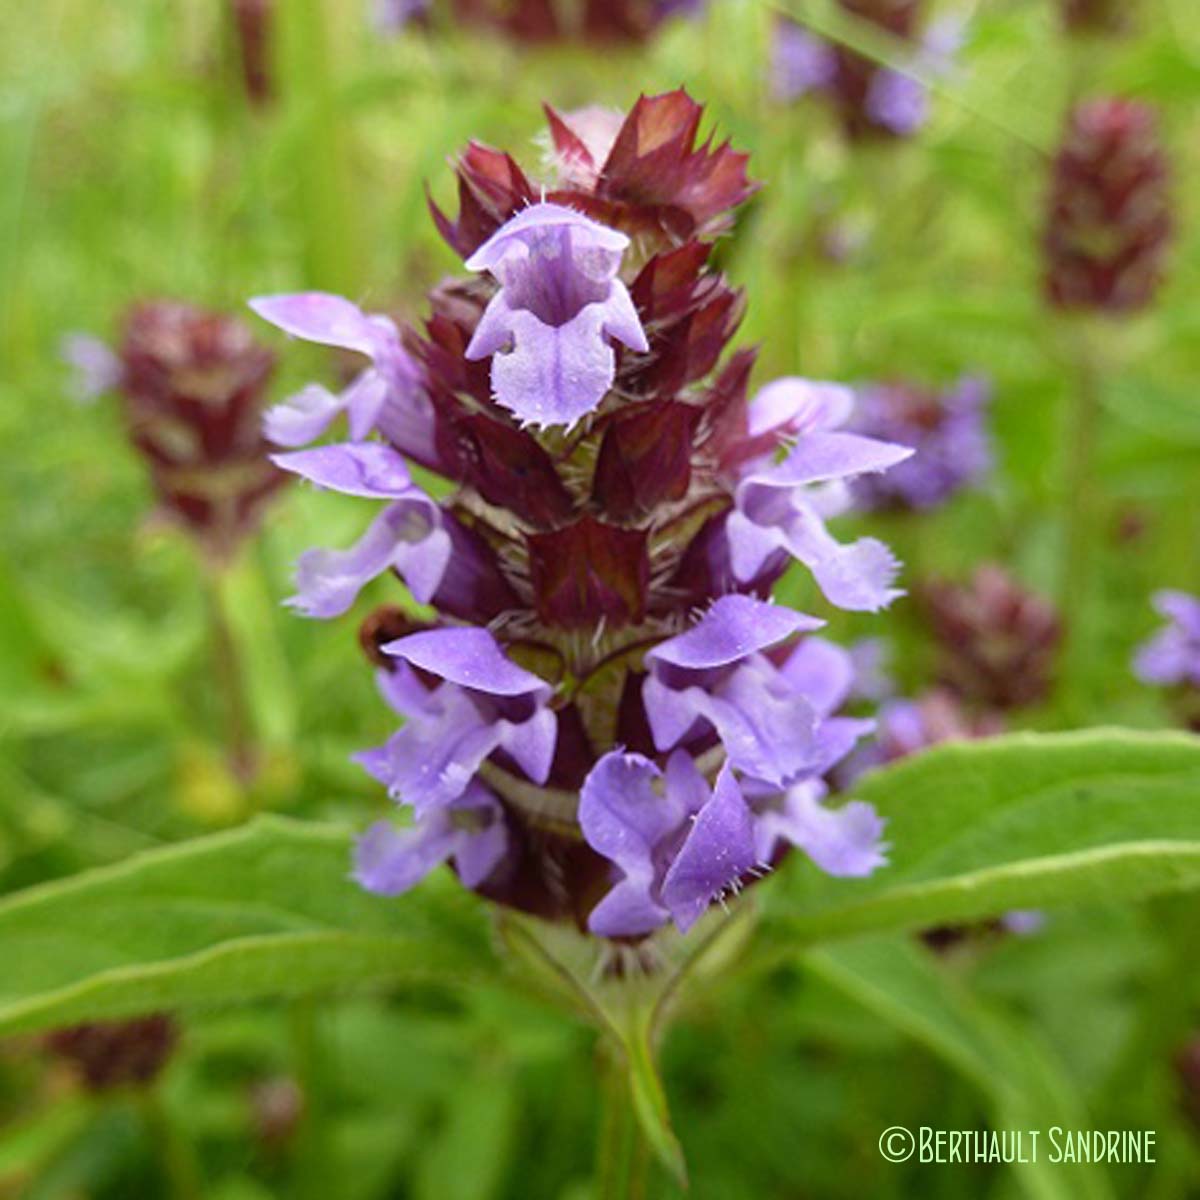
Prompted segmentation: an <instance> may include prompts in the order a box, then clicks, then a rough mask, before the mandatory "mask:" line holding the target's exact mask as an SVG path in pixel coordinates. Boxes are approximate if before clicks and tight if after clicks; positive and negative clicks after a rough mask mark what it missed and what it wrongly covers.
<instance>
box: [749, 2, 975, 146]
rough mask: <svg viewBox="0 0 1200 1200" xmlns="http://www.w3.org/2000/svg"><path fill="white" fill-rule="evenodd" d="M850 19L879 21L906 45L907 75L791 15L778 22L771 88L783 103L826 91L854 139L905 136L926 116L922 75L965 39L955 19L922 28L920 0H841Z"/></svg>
mask: <svg viewBox="0 0 1200 1200" xmlns="http://www.w3.org/2000/svg"><path fill="white" fill-rule="evenodd" d="M838 3H839V4H840V5H841V7H842V8H843V9H844V10H845V11H846V13H847V14H848V15H850V16H852V17H856V18H858V19H859V20H861V21H865V22H868V23H870V24H872V25H875V26H878V27H879V29H880V30H882V31H883V32H884V33H886V34H889V35H890V36H891V37H892V38H894V39H897V40H898V41H899V42H900V43H901V44H904V43H907V44H908V45H909V47H911V48H910V50H909V59H910V61H909V63H908V66H909V68H910V69H911V72H912V73H911V74H909V73H907V72H905V71H898V70H894V69H892V68H891V67H885V66H882V65H880V64H879V63H877V62H875V61H873V60H872V59H869V58H866V57H864V56H863V55H861V54H859V53H858V52H857V51H855V50H851V49H850V48H849V47H847V46H844V45H841V44H836V43H833V42H830V41H826V40H825V39H824V38H822V37H821V36H820V35H819V34H815V33H812V32H810V31H809V30H808V29H807V28H806V27H805V26H804V25H802V24H801V23H799V22H798V21H794V20H792V19H791V18H789V17H785V16H779V17H777V18H776V20H775V25H774V30H773V45H772V50H771V66H770V89H771V94H772V96H773V97H774V98H775V100H777V101H778V102H780V103H781V104H791V103H794V102H795V101H797V100H799V99H800V98H801V97H803V96H807V95H810V94H811V95H820V96H822V97H824V98H825V99H826V100H827V101H828V103H829V104H830V105H831V106H832V107H833V109H834V111H835V112H836V113H837V116H838V120H839V122H840V123H841V126H842V129H843V131H844V132H845V134H846V136H847V137H848V138H850V139H852V140H855V141H857V140H860V139H877V138H907V137H912V136H913V135H914V134H916V133H918V132H919V131H920V129H921V128H922V127H923V126H924V124H925V123H926V121H927V120H928V118H929V92H928V88H927V86H926V84H925V83H923V82H922V80H923V79H924V80H928V79H930V78H933V77H936V76H938V75H941V74H944V73H945V72H947V71H948V70H949V69H950V67H951V64H952V61H953V58H954V55H955V52H956V51H957V49H958V47H959V44H960V42H961V40H962V29H961V26H960V24H959V23H958V21H957V20H956V19H951V18H942V19H940V20H938V21H935V22H933V23H931V24H930V25H929V26H928V28H926V29H925V30H924V32H922V22H923V20H924V18H925V13H924V9H925V7H926V6H925V4H924V3H923V0H838Z"/></svg>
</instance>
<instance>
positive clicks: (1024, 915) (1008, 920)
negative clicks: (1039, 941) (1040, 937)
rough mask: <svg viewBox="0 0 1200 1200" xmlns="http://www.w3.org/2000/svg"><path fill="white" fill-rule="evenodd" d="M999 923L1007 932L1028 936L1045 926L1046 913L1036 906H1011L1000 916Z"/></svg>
mask: <svg viewBox="0 0 1200 1200" xmlns="http://www.w3.org/2000/svg"><path fill="white" fill-rule="evenodd" d="M1000 924H1001V925H1003V926H1004V928H1005V929H1007V930H1008V931H1009V933H1015V934H1016V935H1017V936H1018V937H1029V936H1030V935H1031V934H1035V933H1040V932H1041V931H1042V930H1043V929H1044V928H1045V927H1046V914H1045V913H1044V912H1042V911H1041V909H1038V908H1013V909H1010V910H1009V911H1008V912H1006V913H1005V914H1004V915H1003V916H1002V917H1001V918H1000Z"/></svg>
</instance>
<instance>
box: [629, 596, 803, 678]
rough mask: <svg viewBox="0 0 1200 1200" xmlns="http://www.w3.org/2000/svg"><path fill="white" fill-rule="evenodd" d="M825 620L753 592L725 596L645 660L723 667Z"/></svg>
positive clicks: (689, 666) (695, 667) (695, 668)
mask: <svg viewBox="0 0 1200 1200" xmlns="http://www.w3.org/2000/svg"><path fill="white" fill-rule="evenodd" d="M824 623H825V622H824V621H820V620H818V619H817V618H816V617H809V616H806V615H805V614H804V613H798V612H795V611H793V610H792V609H790V608H785V607H784V606H783V605H779V604H768V603H767V602H766V601H763V600H755V599H753V598H752V597H750V596H741V595H731V596H722V597H721V598H720V599H719V600H717V601H716V602H715V603H714V604H713V606H712V608H710V609H709V610H708V612H707V613H705V614H704V616H703V617H702V618H701V619H700V620H699V622H697V624H695V625H693V626H692V628H691V629H689V630H688V631H687V632H686V633H681V634H680V635H679V636H678V637H673V638H670V639H668V640H667V641H665V642H662V643H660V644H659V645H658V646H656V647H655V648H654V649H653V650H651V651H650V652H649V653H648V654H647V655H646V662H647V663H651V664H654V663H667V664H669V665H671V666H674V667H679V668H683V669H685V670H693V671H703V670H708V669H711V668H714V667H724V666H728V665H730V664H731V663H736V662H740V661H741V660H742V659H744V658H746V657H747V656H749V655H751V654H755V653H757V652H758V651H759V650H765V649H766V648H767V647H768V646H773V645H775V643H776V642H781V641H783V640H784V638H787V637H790V636H791V635H792V634H794V633H799V632H802V631H803V632H805V633H807V632H810V631H812V630H814V629H819V628H820V627H821V626H822V625H823V624H824Z"/></svg>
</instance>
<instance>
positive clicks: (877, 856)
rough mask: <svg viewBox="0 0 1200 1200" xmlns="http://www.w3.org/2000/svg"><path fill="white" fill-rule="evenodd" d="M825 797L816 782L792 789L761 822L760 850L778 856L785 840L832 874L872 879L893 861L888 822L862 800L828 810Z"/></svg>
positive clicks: (821, 786)
mask: <svg viewBox="0 0 1200 1200" xmlns="http://www.w3.org/2000/svg"><path fill="white" fill-rule="evenodd" d="M822 794H823V785H821V784H819V783H817V782H815V781H814V782H806V783H802V784H798V785H797V786H795V787H792V788H790V789H789V790H788V792H787V794H786V795H785V796H783V797H781V798H780V807H779V808H778V809H775V810H768V811H767V812H765V813H764V814H762V816H760V818H759V829H758V836H759V849H760V851H762V852H764V854H767V855H770V854H773V853H774V850H775V845H776V843H777V842H778V841H780V840H782V841H785V842H789V843H790V844H791V845H793V846H798V847H799V848H800V849H801V850H803V851H804V852H805V853H806V854H807V855H808V856H809V858H811V859H812V860H813V862H815V863H816V864H817V866H818V867H820V868H821V870H822V871H824V872H825V873H826V874H828V875H836V876H849V877H855V878H857V877H861V876H864V875H870V874H871V872H872V871H874V870H875V869H876V868H877V867H880V866H882V865H883V864H884V863H885V862H886V861H887V858H886V856H885V854H884V851H885V849H886V847H885V846H884V844H883V842H882V836H883V821H882V819H881V818H880V816H879V814H878V813H877V812H876V811H875V809H874V808H872V807H871V805H869V804H864V803H863V802H862V801H861V800H852V801H850V803H849V804H845V805H843V806H842V807H841V808H836V809H834V808H826V807H825V806H824V805H823V804H822V803H821V796H822Z"/></svg>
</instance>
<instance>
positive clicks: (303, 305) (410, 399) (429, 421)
mask: <svg viewBox="0 0 1200 1200" xmlns="http://www.w3.org/2000/svg"><path fill="white" fill-rule="evenodd" d="M250 307H251V308H252V309H253V310H254V311H255V312H256V313H258V315H259V316H260V317H262V318H263V319H264V320H266V321H270V322H271V324H272V325H276V326H278V327H279V328H280V329H282V330H283V331H284V332H285V333H288V334H291V335H292V337H297V338H301V339H302V340H304V341H307V342H318V343H320V344H321V345H323V346H336V347H338V348H339V349H342V350H352V351H354V352H355V353H358V354H362V355H364V356H365V357H366V358H368V359H370V360H371V366H369V367H368V368H367V369H366V370H365V371H363V372H362V373H361V374H360V375H359V376H358V377H357V378H356V379H355V380H354V381H353V382H352V383H351V384H350V386H349V387H348V388H346V390H345V391H344V392H342V394H341V395H340V396H335V395H334V394H333V393H332V392H330V391H328V390H327V389H326V388H323V387H321V386H319V385H316V384H313V385H310V386H309V387H306V388H305V389H304V390H303V391H301V392H299V393H298V394H297V395H295V396H293V397H292V398H291V399H290V400H286V401H284V403H282V404H278V405H276V406H275V407H274V408H272V409H271V410H270V411H269V412H268V413H267V414H266V416H265V417H264V419H263V429H264V432H265V433H266V435H267V438H268V439H269V440H270V441H272V442H274V443H275V444H276V445H277V446H288V447H292V446H304V445H307V444H308V443H309V442H312V441H315V440H316V439H317V438H319V437H320V436H321V435H322V434H323V433H324V432H325V430H326V429H328V428H329V426H330V425H331V424H332V423H333V421H334V420H335V419H336V418H337V417H338V416H339V415H340V414H341V413H343V412H344V413H346V415H347V417H348V419H349V428H350V436H351V437H352V438H353V439H354V440H355V441H361V440H362V439H363V438H365V437H367V435H368V434H370V433H371V432H372V431H374V430H378V431H379V432H380V433H382V434H383V435H384V436H385V437H386V438H387V439H388V441H390V442H391V443H392V445H393V446H395V447H396V449H397V450H400V451H403V453H405V454H407V455H408V456H409V457H410V458H413V459H416V461H417V462H420V463H423V464H424V465H426V466H432V467H435V468H436V467H437V466H438V455H437V452H436V450H435V449H434V417H433V407H432V405H431V404H430V402H429V398H428V397H427V396H426V395H425V392H424V389H423V388H422V386H421V382H420V374H419V372H418V370H417V366H416V364H415V363H414V362H413V360H412V358H411V357H410V356H409V354H408V353H407V352H406V351H405V349H404V347H403V346H402V345H401V344H400V335H399V333H398V331H397V330H396V326H395V324H394V323H393V322H392V321H391V320H390V319H389V318H388V317H384V316H380V315H374V316H368V315H367V314H366V313H364V312H363V311H362V310H361V309H360V308H359V307H358V306H357V305H355V304H351V303H350V301H349V300H344V299H342V297H341V296H331V295H329V294H328V293H326V292H299V293H296V294H293V295H284V296H261V297H259V298H258V299H256V300H251V301H250Z"/></svg>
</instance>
